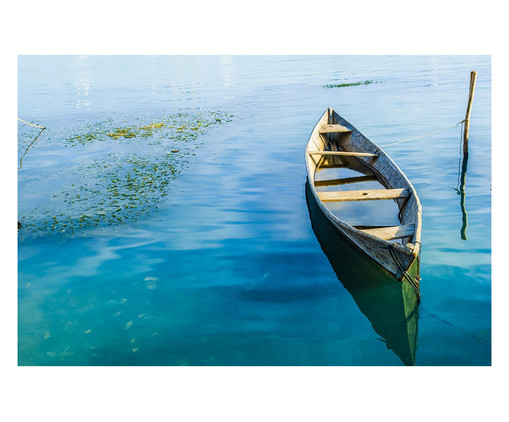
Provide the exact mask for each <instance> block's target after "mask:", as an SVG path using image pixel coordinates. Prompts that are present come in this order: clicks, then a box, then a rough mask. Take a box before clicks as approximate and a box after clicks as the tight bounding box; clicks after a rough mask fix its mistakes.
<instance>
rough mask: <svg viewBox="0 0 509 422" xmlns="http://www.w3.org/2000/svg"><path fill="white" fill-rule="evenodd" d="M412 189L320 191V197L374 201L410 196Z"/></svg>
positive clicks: (342, 200)
mask: <svg viewBox="0 0 509 422" xmlns="http://www.w3.org/2000/svg"><path fill="white" fill-rule="evenodd" d="M410 194H411V192H410V189H407V188H401V189H374V190H351V191H337V192H318V197H319V198H320V199H321V200H322V201H323V202H344V201H373V200H381V199H400V198H407V197H408V196H410Z"/></svg>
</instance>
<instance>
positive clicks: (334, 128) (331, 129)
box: [319, 125, 351, 133]
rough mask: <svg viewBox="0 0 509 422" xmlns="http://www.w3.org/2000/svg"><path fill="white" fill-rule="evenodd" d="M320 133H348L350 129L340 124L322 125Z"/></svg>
mask: <svg viewBox="0 0 509 422" xmlns="http://www.w3.org/2000/svg"><path fill="white" fill-rule="evenodd" d="M319 132H320V133H350V132H351V130H350V129H348V128H346V127H344V126H341V125H322V126H320V130H319Z"/></svg>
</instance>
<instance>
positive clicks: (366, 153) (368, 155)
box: [309, 151, 378, 157]
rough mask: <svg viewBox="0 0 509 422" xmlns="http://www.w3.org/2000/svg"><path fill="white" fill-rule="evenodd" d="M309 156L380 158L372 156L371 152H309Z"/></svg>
mask: <svg viewBox="0 0 509 422" xmlns="http://www.w3.org/2000/svg"><path fill="white" fill-rule="evenodd" d="M309 155H339V156H351V157H378V154H371V153H370V152H355V151H309Z"/></svg>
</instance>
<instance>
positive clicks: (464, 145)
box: [463, 71, 477, 155]
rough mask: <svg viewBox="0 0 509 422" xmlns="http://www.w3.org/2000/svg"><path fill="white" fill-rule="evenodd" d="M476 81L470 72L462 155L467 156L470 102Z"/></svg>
mask: <svg viewBox="0 0 509 422" xmlns="http://www.w3.org/2000/svg"><path fill="white" fill-rule="evenodd" d="M476 79H477V72H475V71H472V72H470V89H469V91H468V103H467V112H466V114H465V129H464V130H463V155H465V154H467V155H468V130H469V129H470V112H471V111H472V102H473V101H474V91H475V82H476Z"/></svg>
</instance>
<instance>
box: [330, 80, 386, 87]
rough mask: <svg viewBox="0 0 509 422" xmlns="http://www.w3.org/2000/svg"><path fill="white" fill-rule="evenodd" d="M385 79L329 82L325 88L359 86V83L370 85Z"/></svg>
mask: <svg viewBox="0 0 509 422" xmlns="http://www.w3.org/2000/svg"><path fill="white" fill-rule="evenodd" d="M382 82H383V81H374V80H366V81H362V82H349V83H344V84H335V85H333V84H329V85H324V86H323V88H345V87H348V86H359V85H370V84H378V83H382Z"/></svg>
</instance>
